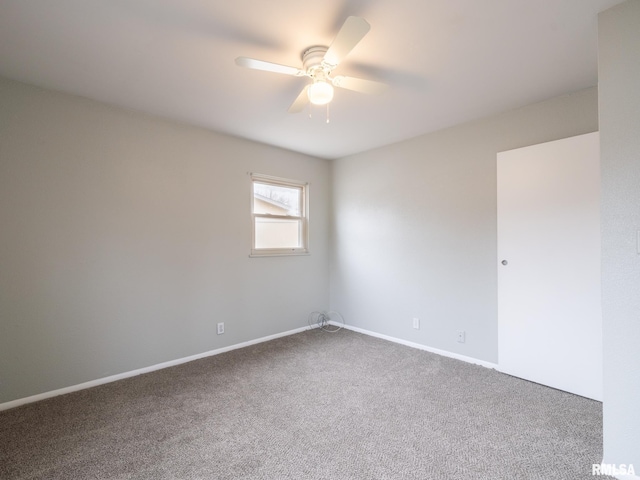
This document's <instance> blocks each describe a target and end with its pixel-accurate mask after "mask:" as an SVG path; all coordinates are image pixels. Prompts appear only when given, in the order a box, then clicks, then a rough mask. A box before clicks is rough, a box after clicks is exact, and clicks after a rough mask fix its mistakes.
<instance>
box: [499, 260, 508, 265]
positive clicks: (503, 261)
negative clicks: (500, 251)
mask: <svg viewBox="0 0 640 480" xmlns="http://www.w3.org/2000/svg"><path fill="white" fill-rule="evenodd" d="M500 263H502V264H503V265H508V264H509V262H507V261H506V260H502V262H500Z"/></svg>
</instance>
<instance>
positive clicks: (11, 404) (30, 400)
mask: <svg viewBox="0 0 640 480" xmlns="http://www.w3.org/2000/svg"><path fill="white" fill-rule="evenodd" d="M310 328H311V327H308V326H306V327H301V328H296V329H295V330H289V331H287V332H282V333H276V334H274V335H269V336H266V337H262V338H257V339H255V340H249V341H247V342H242V343H238V344H235V345H231V346H228V347H222V348H218V349H215V350H210V351H208V352H204V353H199V354H197V355H191V356H189V357H184V358H179V359H177V360H171V361H168V362H163V363H158V364H157V365H151V366H150V367H144V368H139V369H137V370H131V371H130V372H124V373H119V374H117V375H111V376H109V377H103V378H99V379H97V380H91V381H89V382H84V383H80V384H78V385H71V386H69V387H64V388H59V389H57V390H51V391H49V392H44V393H39V394H37V395H32V396H30V397H24V398H18V399H17V400H11V401H10V402H5V403H0V412H1V411H3V410H9V409H10V408H15V407H19V406H20V405H26V404H27V403H33V402H38V401H40V400H45V399H47V398H52V397H57V396H58V395H64V394H67V393H72V392H77V391H79V390H85V389H87V388H92V387H97V386H98V385H104V384H105V383H111V382H116V381H118V380H123V379H125V378H130V377H135V376H136V375H142V374H143V373H149V372H154V371H156V370H162V369H163V368H168V367H174V366H176V365H180V364H183V363H187V362H192V361H194V360H199V359H201V358H206V357H211V356H213V355H219V354H221V353H225V352H230V351H231V350H236V349H238V348H244V347H248V346H250V345H255V344H257V343H263V342H268V341H269V340H275V339H276V338H281V337H287V336H289V335H294V334H296V333H300V332H304V331H305V330H309V329H310Z"/></svg>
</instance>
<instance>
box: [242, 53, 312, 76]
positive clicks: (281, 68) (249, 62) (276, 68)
mask: <svg viewBox="0 0 640 480" xmlns="http://www.w3.org/2000/svg"><path fill="white" fill-rule="evenodd" d="M236 65H238V66H239V67H247V68H252V69H254V70H264V71H265V72H274V73H284V74H285V75H293V76H294V77H302V76H303V75H305V73H304V72H303V71H302V70H300V69H299V68H296V67H289V66H287V65H280V64H279V63H271V62H265V61H263V60H256V59H255V58H247V57H238V58H236Z"/></svg>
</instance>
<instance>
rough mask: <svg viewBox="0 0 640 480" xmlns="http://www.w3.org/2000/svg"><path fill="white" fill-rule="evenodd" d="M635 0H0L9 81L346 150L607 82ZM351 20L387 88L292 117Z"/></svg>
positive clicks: (363, 69) (362, 54) (3, 62)
mask: <svg viewBox="0 0 640 480" xmlns="http://www.w3.org/2000/svg"><path fill="white" fill-rule="evenodd" d="M620 2H621V0H370V1H367V0H323V1H322V2H318V1H311V0H309V1H307V0H269V1H267V0H234V1H222V0H56V1H52V0H0V75H2V76H5V77H8V78H12V79H16V80H20V81H24V82H27V83H31V84H35V85H38V86H42V87H46V88H51V89H55V90H61V91H64V92H69V93H73V94H77V95H81V96H84V97H89V98H93V99H96V100H101V101H104V102H107V103H110V104H115V105H120V106H123V107H127V108H130V109H135V110H139V111H143V112H148V113H151V114H157V115H161V116H164V117H169V118H173V119H176V120H179V121H184V122H188V123H190V124H194V125H199V126H203V127H206V128H211V129H213V130H217V131H221V132H226V133H229V134H232V135H236V136H240V137H244V138H249V139H253V140H256V141H259V142H264V143H267V144H271V145H276V146H280V147H283V148H287V149H291V150H295V151H299V152H303V153H307V154H310V155H314V156H317V157H322V158H338V157H343V156H346V155H349V154H352V153H356V152H360V151H364V150H369V149H371V148H375V147H378V146H381V145H384V144H388V143H393V142H396V141H400V140H404V139H407V138H410V137H414V136H417V135H420V134H422V133H426V132H430V131H435V130H438V129H441V128H444V127H447V126H451V125H454V124H458V123H461V122H464V121H468V120H472V119H475V118H480V117H483V116H486V115H489V114H493V113H497V112H501V111H505V110H508V109H511V108H515V107H519V106H522V105H526V104H529V103H533V102H537V101H541V100H545V99H547V98H551V97H554V96H557V95H562V94H566V93H570V92H574V91H577V90H580V89H583V88H586V87H590V86H593V85H596V84H597V13H598V12H599V11H602V10H605V9H607V8H608V7H610V6H612V5H615V4H617V3H620ZM349 15H357V16H361V17H364V18H365V19H366V20H367V21H368V22H369V23H370V24H371V30H370V32H369V33H368V34H367V35H366V36H365V38H364V39H363V40H362V42H361V43H360V44H358V45H357V46H356V48H355V49H354V50H353V51H352V52H351V54H350V55H349V56H348V57H347V58H346V59H345V60H344V61H343V62H342V64H341V65H340V66H339V67H338V68H337V69H336V70H335V74H337V75H351V76H356V77H363V78H369V79H374V80H378V81H382V82H386V83H388V84H389V85H390V87H391V88H389V89H388V91H387V92H386V93H385V94H383V95H382V96H367V95H363V94H359V93H355V92H351V91H347V90H337V91H336V95H335V98H334V101H333V102H332V103H331V108H330V119H331V121H330V123H329V124H327V123H326V122H325V109H324V108H323V107H314V108H313V109H312V110H311V112H312V116H311V119H310V118H309V115H308V111H305V113H301V114H289V113H287V108H288V107H289V105H290V104H291V103H292V102H293V100H294V99H295V98H296V96H297V95H298V93H299V92H300V91H301V89H302V88H303V86H304V85H305V82H306V81H307V79H305V78H296V77H290V76H285V75H279V74H274V73H268V72H262V71H255V70H249V69H246V68H240V67H237V66H236V65H235V63H234V59H235V58H236V57H238V56H248V57H253V58H258V59H261V60H267V61H270V62H275V63H281V64H285V65H291V66H294V67H298V66H301V61H300V55H301V53H302V51H303V50H304V49H305V48H306V47H309V46H312V45H318V44H320V45H323V44H324V45H329V44H330V43H331V40H332V39H333V37H334V36H335V34H336V33H337V32H338V30H339V29H340V27H341V25H342V23H343V22H344V20H345V19H346V17H347V16H349Z"/></svg>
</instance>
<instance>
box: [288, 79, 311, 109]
mask: <svg viewBox="0 0 640 480" xmlns="http://www.w3.org/2000/svg"><path fill="white" fill-rule="evenodd" d="M307 90H309V85H307V86H306V87H304V88H303V89H302V91H301V92H300V95H298V98H296V99H295V100H294V101H293V103H292V104H291V106H290V107H289V110H288V112H289V113H300V112H301V111H302V110H304V107H306V106H307V103H309V95H308V94H307Z"/></svg>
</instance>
